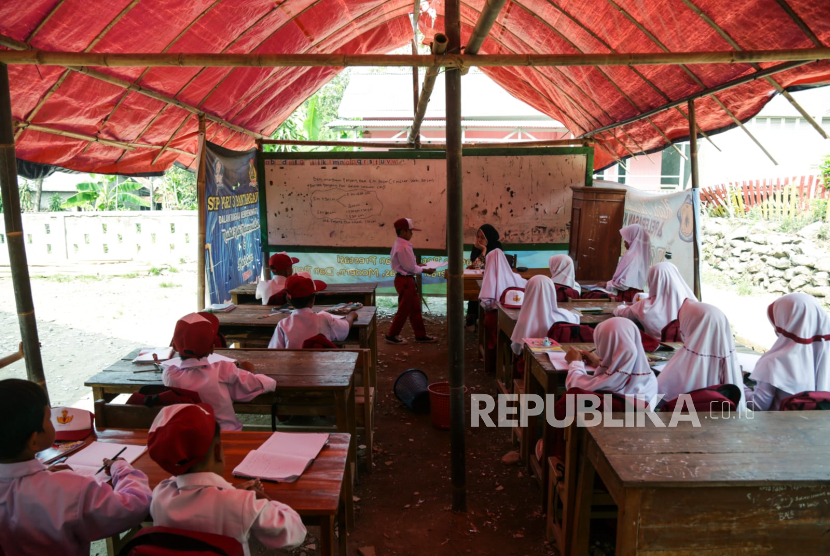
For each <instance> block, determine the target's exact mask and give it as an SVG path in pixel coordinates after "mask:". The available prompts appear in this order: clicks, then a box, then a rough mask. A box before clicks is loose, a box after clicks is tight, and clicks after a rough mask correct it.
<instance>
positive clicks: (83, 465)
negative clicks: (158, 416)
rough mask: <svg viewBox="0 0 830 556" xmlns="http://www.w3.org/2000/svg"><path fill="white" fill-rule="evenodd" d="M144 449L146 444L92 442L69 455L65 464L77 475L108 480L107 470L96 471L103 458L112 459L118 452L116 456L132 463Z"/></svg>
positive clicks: (99, 480)
mask: <svg viewBox="0 0 830 556" xmlns="http://www.w3.org/2000/svg"><path fill="white" fill-rule="evenodd" d="M122 449H123V450H124V451H123V452H122V451H121V450H122ZM146 449H147V446H133V445H130V444H116V443H115V442H93V443H92V444H90V445H89V446H87V447H86V448H84V449H83V450H81V451H80V452H77V453H75V454H73V455H71V456H69V458H67V460H66V465H68V466H69V467H71V468H72V471H74V472H75V473H77V474H79V475H84V476H85V477H94V478H95V480H96V481H98V482H107V481H109V480H110V476H109V475H107V472H106V471H101V472H98V470H99V469H101V466H102V465H104V458H107V459H112V458H114V457H115V456H116V454H119V452H120V455H119V456H118V457H120V458H124V459H125V460H126V461H127V463H133V462H134V461H135V460H137V459H138V457H139V456H140V455H141V454H143V453H144V451H145V450H146Z"/></svg>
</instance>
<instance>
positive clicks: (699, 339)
mask: <svg viewBox="0 0 830 556" xmlns="http://www.w3.org/2000/svg"><path fill="white" fill-rule="evenodd" d="M679 324H680V336H681V338H683V344H684V345H683V348H681V350H680V351H679V352H678V353H677V355H675V356H674V357H672V358H671V361H669V363H668V364H667V365H666V366H665V367H663V370H662V371H661V372H660V375H659V376H658V377H657V391H658V392H660V393H661V394H663V396H664V398H665V399H666V400H673V399H676V398H677V397H678V396H679V395H680V394H687V393H689V392H692V391H693V390H699V389H700V388H707V387H709V386H716V385H718V384H734V385H735V386H737V387H738V389H739V390H740V391H741V401H740V403H739V404H738V409H741V410H743V409H746V397H745V396H744V394H743V391H744V380H743V375H742V374H741V366H740V364H739V363H738V357H737V353H736V352H735V340H733V339H732V329H731V328H730V326H729V319H727V318H726V315H724V314H723V311H721V310H720V309H718V308H717V307H715V306H713V305H709V304H707V303H699V302H697V301H695V300H693V299H689V300H688V301H686V303H684V304H683V308H682V309H681V310H680V317H679Z"/></svg>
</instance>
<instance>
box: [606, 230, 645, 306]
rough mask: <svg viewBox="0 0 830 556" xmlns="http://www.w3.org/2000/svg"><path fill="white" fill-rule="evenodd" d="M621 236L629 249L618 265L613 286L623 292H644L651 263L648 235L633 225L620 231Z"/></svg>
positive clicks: (612, 282) (612, 281)
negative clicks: (631, 290) (628, 290)
mask: <svg viewBox="0 0 830 556" xmlns="http://www.w3.org/2000/svg"><path fill="white" fill-rule="evenodd" d="M620 235H621V236H622V237H623V239H624V240H625V241H626V242H627V243H628V245H629V247H628V250H627V251H626V252H625V253H623V256H622V258H620V262H619V263H618V264H617V270H616V272H614V277H613V278H611V286H613V287H615V288H617V289H621V290H627V289H631V288H634V289H635V290H642V289H643V288H644V287H645V285H646V272H648V267H649V262H650V261H651V244H650V242H649V238H648V234H647V233H646V231H645V230H644V229H643V227H642V226H640V225H639V224H631V225H630V226H626V227H625V228H623V229H622V230H620Z"/></svg>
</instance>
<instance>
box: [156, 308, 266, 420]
mask: <svg viewBox="0 0 830 556" xmlns="http://www.w3.org/2000/svg"><path fill="white" fill-rule="evenodd" d="M215 337H216V333H215V331H214V328H213V325H212V324H211V322H210V321H209V320H207V319H206V318H204V316H203V315H202V314H201V313H191V314H189V315H187V316H186V317H183V318H181V319H179V321H178V322H177V323H176V329H175V331H174V332H173V348H174V349H175V350H176V351H177V352H178V353H179V357H178V358H176V359H171V360H169V361H165V362H164V364H163V365H164V372H163V373H162V374H161V380H162V382H163V383H164V385H165V386H169V387H172V388H184V389H186V390H192V391H193V392H196V393H197V394H199V397H200V398H201V399H202V401H203V402H205V403H208V404H210V405H211V406H212V407H213V409H214V411H215V412H216V420H217V421H218V422H219V425H220V426H221V427H222V430H223V431H238V430H242V423H241V422H240V421H239V419H237V418H236V413H235V412H234V410H233V402H249V401H251V400H252V399H254V398H256V397H257V396H259V395H260V394H264V393H266V392H273V391H274V389H275V388H276V387H277V382H276V381H275V380H274V379H273V378H271V377H269V376H266V375H258V374H254V373H250V372H248V371H246V370H244V369H240V368H238V367H237V362H236V361H234V360H232V359H228V358H227V357H222V356H220V355H211V354H213V342H214V338H215Z"/></svg>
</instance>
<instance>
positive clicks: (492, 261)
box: [478, 249, 527, 311]
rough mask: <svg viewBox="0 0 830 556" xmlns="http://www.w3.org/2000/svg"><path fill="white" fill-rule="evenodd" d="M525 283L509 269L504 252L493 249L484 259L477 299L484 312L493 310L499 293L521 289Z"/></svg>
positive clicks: (525, 281)
mask: <svg viewBox="0 0 830 556" xmlns="http://www.w3.org/2000/svg"><path fill="white" fill-rule="evenodd" d="M526 283H527V280H525V279H524V278H522V277H521V276H520V275H519V274H517V273H515V272H513V269H512V268H510V263H509V262H507V257H505V256H504V252H503V251H502V250H501V249H493V250H492V251H490V252H489V253H487V257H486V258H485V263H484V279H483V280H482V281H481V291H480V292H479V294H478V299H479V301H481V304H482V305H483V306H484V310H485V311H486V310H490V309H494V308H495V303H496V302H497V301H498V300H499V297H500V296H501V292H503V291H504V290H506V289H507V288H523V287H525V284H526Z"/></svg>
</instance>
